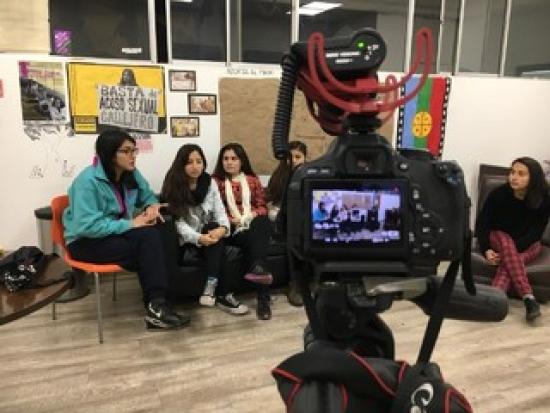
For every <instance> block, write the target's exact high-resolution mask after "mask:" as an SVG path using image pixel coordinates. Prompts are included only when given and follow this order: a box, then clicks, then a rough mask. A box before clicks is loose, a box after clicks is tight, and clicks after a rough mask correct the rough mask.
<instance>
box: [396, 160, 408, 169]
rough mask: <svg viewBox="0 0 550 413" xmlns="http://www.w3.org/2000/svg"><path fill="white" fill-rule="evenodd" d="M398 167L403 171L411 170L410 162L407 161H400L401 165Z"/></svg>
mask: <svg viewBox="0 0 550 413" xmlns="http://www.w3.org/2000/svg"><path fill="white" fill-rule="evenodd" d="M397 167H398V168H399V169H400V170H401V171H408V170H409V164H408V163H407V162H399V165H398V166H397Z"/></svg>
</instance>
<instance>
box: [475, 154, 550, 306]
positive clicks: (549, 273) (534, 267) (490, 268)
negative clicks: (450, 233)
mask: <svg viewBox="0 0 550 413" xmlns="http://www.w3.org/2000/svg"><path fill="white" fill-rule="evenodd" d="M509 170H510V168H508V167H503V166H495V165H486V164H482V165H480V167H479V177H478V185H477V187H478V199H477V211H476V217H477V215H478V214H479V211H480V210H481V206H482V205H483V204H484V202H485V200H486V199H487V196H488V195H489V193H490V192H491V191H492V190H493V189H495V188H497V187H498V186H500V185H502V184H503V183H505V182H506V180H507V177H508V172H509ZM542 244H543V247H542V251H541V253H540V255H539V256H538V257H537V258H535V259H534V260H533V261H532V262H530V263H528V264H527V265H526V269H527V277H528V278H529V282H530V283H531V286H532V287H533V294H534V296H535V297H536V299H537V300H538V301H539V302H541V303H546V302H548V301H549V300H550V247H549V246H550V224H549V225H547V226H546V230H545V231H544V234H543V236H542ZM496 269H497V267H496V266H494V265H491V264H489V262H488V261H487V260H486V259H485V257H484V256H483V255H482V254H481V252H480V251H479V248H478V245H477V242H476V240H474V243H473V247H472V273H473V274H474V280H475V282H478V283H482V284H490V283H491V281H492V278H493V276H494V274H495V272H496ZM514 294H515V293H514V290H513V289H512V290H510V295H512V296H514Z"/></svg>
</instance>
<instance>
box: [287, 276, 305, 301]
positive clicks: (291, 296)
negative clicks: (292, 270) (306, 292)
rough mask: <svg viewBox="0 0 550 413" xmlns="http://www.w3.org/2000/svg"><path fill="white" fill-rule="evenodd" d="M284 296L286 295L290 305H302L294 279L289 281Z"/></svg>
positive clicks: (300, 295)
mask: <svg viewBox="0 0 550 413" xmlns="http://www.w3.org/2000/svg"><path fill="white" fill-rule="evenodd" d="M286 296H287V297H288V302H289V303H290V305H293V306H294V307H302V306H303V305H304V300H303V299H302V294H300V291H298V285H297V283H296V282H295V281H290V282H289V284H288V292H287V294H286Z"/></svg>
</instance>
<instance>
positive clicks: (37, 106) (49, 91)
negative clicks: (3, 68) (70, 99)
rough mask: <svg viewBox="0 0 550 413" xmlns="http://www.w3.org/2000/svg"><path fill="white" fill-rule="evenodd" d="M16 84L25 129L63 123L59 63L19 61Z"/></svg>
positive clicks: (63, 85) (63, 103) (60, 65)
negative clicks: (19, 92)
mask: <svg viewBox="0 0 550 413" xmlns="http://www.w3.org/2000/svg"><path fill="white" fill-rule="evenodd" d="M19 84H20V87H21V109H22V113H23V124H24V125H25V126H27V127H29V126H45V125H64V124H66V123H67V111H66V107H65V106H66V101H67V100H66V97H65V78H64V75H63V64H62V63H54V62H28V61H20V62H19Z"/></svg>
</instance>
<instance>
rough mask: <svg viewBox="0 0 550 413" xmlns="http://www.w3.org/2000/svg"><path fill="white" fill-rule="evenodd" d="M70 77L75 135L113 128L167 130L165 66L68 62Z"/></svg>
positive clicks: (139, 130)
mask: <svg viewBox="0 0 550 413" xmlns="http://www.w3.org/2000/svg"><path fill="white" fill-rule="evenodd" d="M68 78H69V96H70V98H71V117H72V123H73V127H74V129H75V132H77V133H98V132H102V131H103V130H105V129H108V128H110V127H113V126H115V127H120V128H123V129H126V130H128V131H135V132H147V133H162V132H164V130H165V129H166V107H165V103H164V69H163V68H162V67H160V66H118V65H97V64H88V63H69V64H68Z"/></svg>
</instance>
